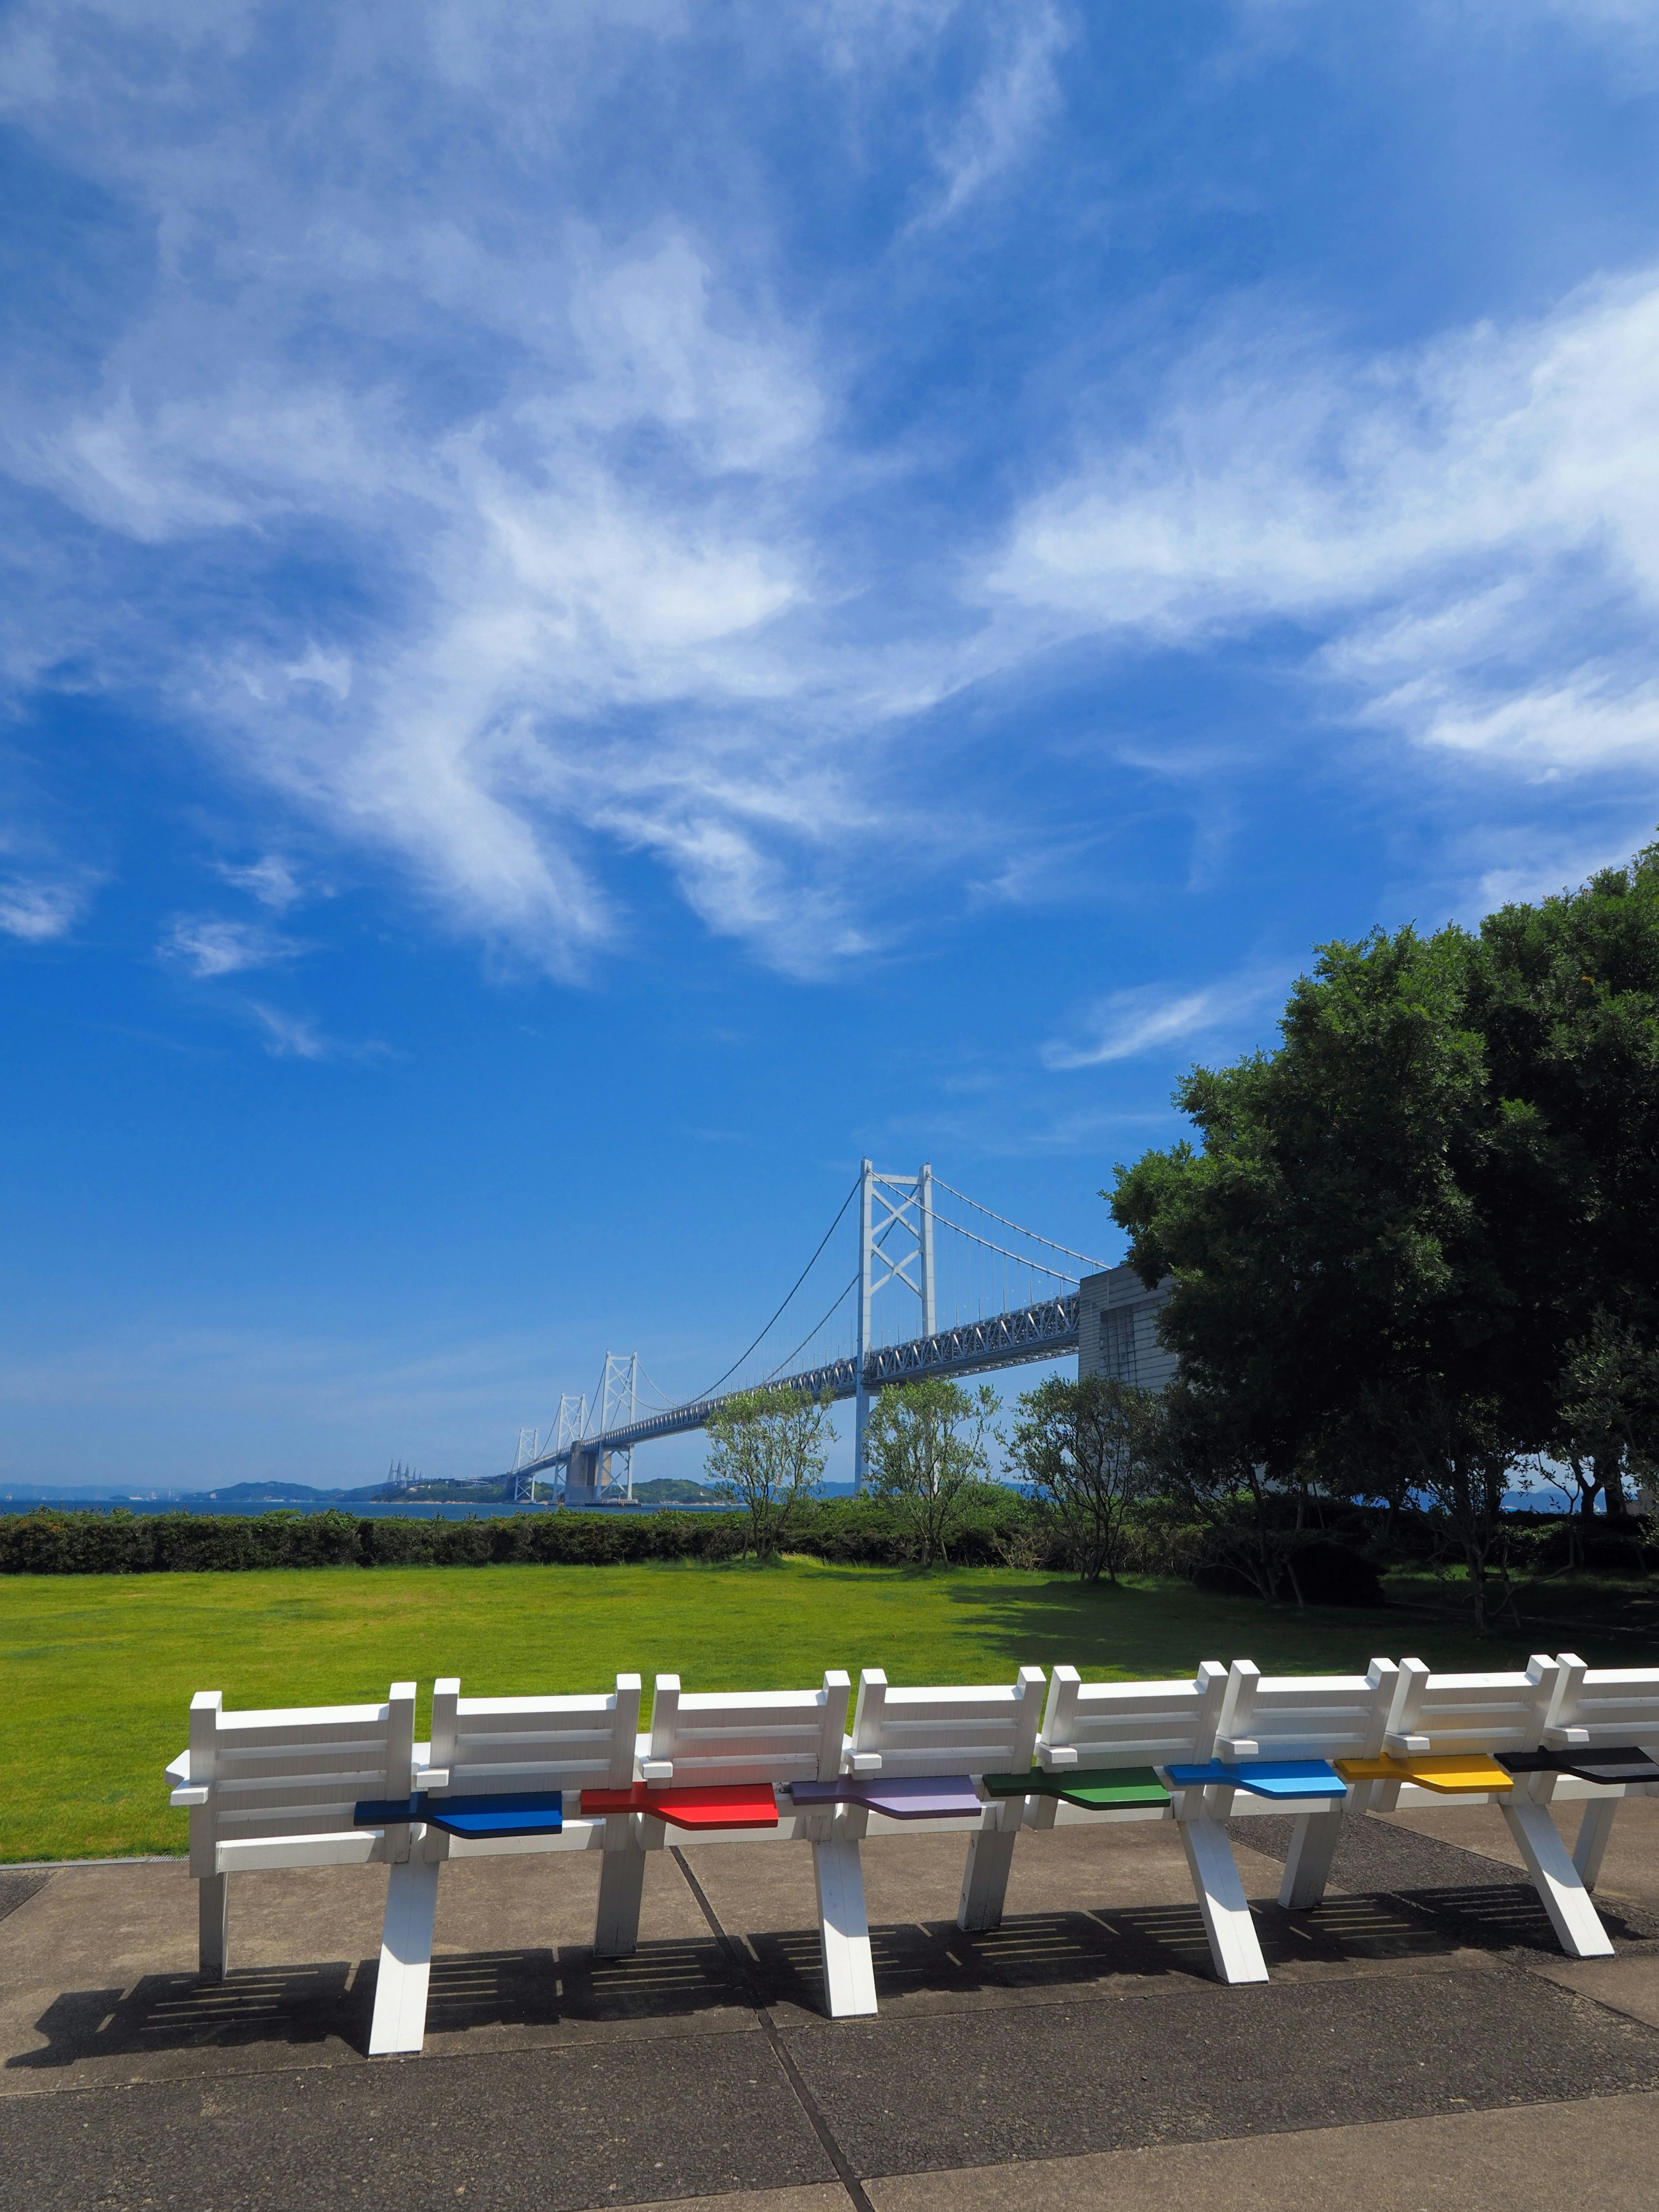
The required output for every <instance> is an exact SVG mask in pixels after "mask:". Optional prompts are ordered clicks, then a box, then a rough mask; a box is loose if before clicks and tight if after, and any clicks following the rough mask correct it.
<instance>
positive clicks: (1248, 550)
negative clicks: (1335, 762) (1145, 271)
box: [986, 270, 1659, 776]
mask: <svg viewBox="0 0 1659 2212" xmlns="http://www.w3.org/2000/svg"><path fill="white" fill-rule="evenodd" d="M1656 348H1659V270H1647V271H1644V272H1641V273H1640V274H1638V275H1635V276H1629V277H1626V278H1623V279H1620V280H1618V281H1616V282H1614V281H1597V282H1596V283H1592V284H1590V285H1588V286H1586V287H1584V288H1583V289H1580V290H1579V291H1577V292H1576V293H1575V294H1573V295H1571V297H1570V298H1569V299H1567V300H1565V301H1563V302H1562V303H1561V305H1560V307H1559V308H1558V309H1557V310H1556V311H1555V313H1553V314H1551V315H1549V316H1547V317H1544V318H1542V319H1538V320H1535V321H1532V322H1528V323H1525V324H1522V325H1517V326H1516V327H1514V328H1512V329H1510V330H1508V331H1499V330H1497V329H1494V328H1492V327H1490V326H1483V327H1481V328H1479V329H1474V330H1470V331H1463V332H1461V333H1457V334H1455V335H1454V336H1452V337H1448V338H1445V339H1443V340H1438V341H1437V342H1435V343H1431V344H1429V345H1425V346H1422V347H1419V348H1418V349H1414V350H1413V351H1410V352H1406V353H1398V354H1393V355H1374V356H1370V357H1364V356H1356V355H1354V354H1353V353H1352V352H1351V351H1347V350H1345V349H1343V348H1342V347H1340V345H1338V344H1337V343H1334V342H1333V341H1332V340H1331V339H1330V338H1328V337H1326V336H1325V335H1324V334H1322V333H1321V332H1319V331H1315V330H1311V329H1308V328H1305V327H1304V329H1302V330H1301V331H1291V334H1290V335H1289V336H1288V337H1286V336H1285V335H1284V334H1283V332H1282V331H1280V330H1277V329H1270V328H1269V327H1267V326H1266V325H1257V324H1255V323H1254V322H1253V321H1251V320H1248V319H1247V320H1244V321H1242V322H1241V321H1239V320H1237V319H1235V321H1234V322H1233V323H1231V324H1230V325H1229V326H1228V327H1227V328H1226V329H1225V331H1221V332H1220V333H1218V335H1217V336H1216V337H1213V338H1212V340H1211V341H1210V342H1209V343H1206V345H1205V346H1203V347H1202V348H1200V349H1199V350H1198V351H1197V352H1195V353H1194V355H1192V356H1190V357H1189V358H1188V360H1187V361H1186V362H1184V363H1183V364H1182V366H1181V367H1180V368H1178V369H1177V370H1176V373H1175V374H1174V375H1173V376H1172V377H1171V379H1170V383H1169V386H1168V387H1167V389H1166V391H1165V392H1164V397H1163V399H1162V403H1161V404H1160V406H1159V408H1158V414H1157V419H1156V421H1155V423H1154V426H1153V428H1152V430H1151V431H1150V433H1149V434H1148V435H1146V436H1145V437H1143V438H1141V439H1139V440H1138V441H1135V442H1134V443H1133V445H1117V446H1109V445H1106V446H1102V447H1101V448H1100V449H1099V450H1098V451H1097V453H1096V454H1095V456H1094V457H1093V458H1092V459H1091V460H1090V461H1089V462H1087V463H1086V464H1085V465H1084V466H1083V467H1082V468H1081V469H1079V470H1078V471H1075V472H1073V473H1072V474H1070V475H1068V476H1067V477H1064V478H1062V479H1061V480H1060V482H1058V483H1055V484H1054V485H1053V486H1052V487H1051V488H1050V489H1048V490H1046V491H1044V492H1042V494H1041V495H1038V496H1037V497H1036V498H1035V499H1033V500H1031V501H1030V502H1028V503H1027V505H1026V506H1025V507H1024V509H1023V510H1022V511H1021V512H1020V513H1019V514H1018V517H1017V518H1016V520H1015V521H1014V524H1013V526H1012V530H1011V532H1010V534H1009V538H1008V541H1007V543H1006V546H1005V548H1004V549H1003V550H1002V552H1001V553H1000V556H999V557H998V559H997V560H996V562H994V564H993V565H992V567H991V568H990V569H989V571H988V573H987V578H986V588H987V593H988V594H989V595H990V596H991V597H992V598H993V599H1000V601H1002V602H1003V603H1005V604H1007V605H1017V606H1018V607H1019V608H1020V609H1022V610H1023V611H1024V615H1025V617H1027V619H1029V620H1031V621H1034V622H1041V621H1046V622H1047V623H1048V624H1050V625H1051V626H1052V629H1053V630H1054V632H1055V633H1056V634H1058V633H1061V632H1064V633H1067V634H1071V635H1076V634H1079V633H1080V632H1081V633H1088V632H1093V633H1095V634H1097V635H1101V636H1103V637H1115V638H1118V639H1120V640H1122V641H1131V640H1133V639H1136V638H1139V639H1142V640H1146V641H1157V642H1158V643H1163V644H1179V645H1182V646H1185V647H1188V648H1194V649H1204V648H1206V647H1209V646H1212V645H1214V644H1216V643H1218V642H1219V641H1225V640H1226V639H1230V638H1237V637H1241V636H1248V635H1250V634H1251V633H1253V632H1258V631H1261V630H1264V629H1269V628H1272V627H1274V626H1280V627H1282V626H1283V625H1285V624H1293V625H1296V626H1297V628H1298V629H1300V631H1301V633H1302V635H1303V636H1304V639H1305V641H1306V661H1305V665H1306V668H1307V671H1308V673H1309V674H1310V677H1312V678H1316V680H1319V681H1322V682H1327V683H1331V684H1335V685H1337V686H1339V687H1340V690H1341V691H1342V692H1343V693H1344V694H1346V697H1347V699H1348V701H1349V702H1350V704H1351V706H1352V709H1353V711H1354V712H1355V713H1356V714H1358V715H1359V716H1361V717H1362V718H1364V719H1365V720H1370V721H1373V722H1375V723H1377V724H1379V725H1382V726H1387V727H1389V728H1390V729H1394V730H1398V731H1401V732H1404V733H1406V734H1407V735H1408V736H1409V737H1411V738H1413V739H1415V740H1416V741H1418V742H1419V743H1420V744H1425V745H1427V746H1431V747H1434V748H1437V749H1440V750H1444V751H1447V752H1455V753H1459V754H1462V755H1465V756H1472V757H1480V758H1483V759H1485V760H1486V761H1487V762H1490V763H1494V764H1498V765H1500V766H1503V767H1506V768H1508V769H1514V770H1518V771H1519V772H1520V773H1522V775H1528V776H1559V775H1572V774H1576V773H1579V772H1582V771H1583V770H1585V769H1595V768H1601V767H1604V766H1606V765H1607V764H1609V763H1618V762H1620V761H1626V762H1635V763H1645V764H1647V765H1648V766H1651V765H1652V764H1653V763H1654V762H1655V761H1656V759H1659V653H1656V649H1655V647H1654V642H1653V640H1654V634H1655V633H1654V623H1655V618H1656V617H1659V386H1656V385H1655V383H1654V380H1653V375H1652V367H1651V364H1652V362H1653V359H1654V358H1655V353H1656Z"/></svg>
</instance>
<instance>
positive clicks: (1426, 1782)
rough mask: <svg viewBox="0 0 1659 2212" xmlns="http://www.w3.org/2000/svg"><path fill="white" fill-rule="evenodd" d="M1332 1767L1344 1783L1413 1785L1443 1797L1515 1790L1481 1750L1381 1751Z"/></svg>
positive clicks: (1508, 1778)
mask: <svg viewBox="0 0 1659 2212" xmlns="http://www.w3.org/2000/svg"><path fill="white" fill-rule="evenodd" d="M1334 1764H1335V1766H1336V1771H1337V1772H1338V1773H1339V1774H1340V1776H1341V1777H1342V1779H1343V1780H1344V1781H1345V1782H1414V1783H1416V1784H1417V1785H1418V1787H1419V1789H1420V1790H1438V1791H1439V1792H1440V1793H1441V1795H1442V1796H1446V1797H1460V1796H1485V1795H1486V1793H1487V1792H1488V1791H1490V1790H1512V1789H1513V1788H1514V1787H1515V1783H1514V1778H1512V1777H1511V1776H1510V1775H1508V1774H1506V1773H1505V1772H1504V1769H1503V1768H1502V1767H1501V1766H1500V1765H1498V1761H1497V1760H1496V1759H1489V1758H1488V1757H1487V1756H1486V1753H1485V1752H1483V1751H1475V1752H1452V1753H1429V1754H1425V1756H1423V1757H1421V1758H1414V1759H1413V1758H1407V1759H1396V1758H1395V1756H1394V1755H1393V1753H1388V1752H1385V1753H1383V1756H1382V1757H1381V1758H1380V1759H1337V1760H1336V1761H1335V1762H1334Z"/></svg>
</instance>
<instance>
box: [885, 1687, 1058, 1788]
mask: <svg viewBox="0 0 1659 2212" xmlns="http://www.w3.org/2000/svg"><path fill="white" fill-rule="evenodd" d="M1042 1687H1043V1684H1042V1668H1040V1667H1022V1668H1020V1670H1019V1673H1018V1676H1017V1677H1016V1679H1015V1680H1014V1681H1013V1682H1012V1685H1010V1686H1006V1687H1005V1686H1002V1685H1001V1684H1000V1683H993V1684H987V1685H986V1686H982V1687H981V1686H975V1687H970V1688H965V1689H959V1690H957V1689H936V1690H895V1689H893V1688H892V1687H890V1685H889V1683H888V1680H887V1677H886V1675H885V1674H884V1673H883V1672H882V1670H881V1669H880V1668H878V1667H867V1668H865V1670H864V1672H863V1673H862V1674H860V1676H859V1702H858V1710H857V1711H856V1712H855V1713H854V1716H853V1732H852V1735H851V1736H850V1737H849V1738H848V1764H849V1765H850V1766H851V1767H852V1770H853V1771H854V1773H869V1774H880V1775H882V1776H884V1778H887V1779H889V1780H891V1779H892V1778H894V1777H895V1776H906V1775H908V1776H917V1777H919V1776H925V1775H930V1774H1025V1773H1029V1772H1030V1766H1031V1759H1032V1756H1033V1753H1035V1751H1036V1735H1037V1725H1038V1723H1039V1721H1040V1720H1041V1718H1042ZM877 1762H878V1763H877Z"/></svg>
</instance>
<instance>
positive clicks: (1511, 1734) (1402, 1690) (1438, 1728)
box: [1383, 1653, 1561, 1758]
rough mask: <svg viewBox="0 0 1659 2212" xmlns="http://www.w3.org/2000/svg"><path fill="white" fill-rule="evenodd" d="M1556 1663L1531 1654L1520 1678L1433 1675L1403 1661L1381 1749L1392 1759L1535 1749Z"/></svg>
mask: <svg viewBox="0 0 1659 2212" xmlns="http://www.w3.org/2000/svg"><path fill="white" fill-rule="evenodd" d="M1560 1673H1561V1665H1560V1662H1559V1660H1556V1659H1550V1658H1546V1657H1544V1656H1541V1654H1538V1653H1534V1656H1532V1658H1531V1659H1530V1660H1528V1662H1527V1671H1526V1673H1525V1674H1431V1672H1430V1670H1429V1668H1427V1667H1425V1665H1424V1663H1423V1662H1422V1661H1421V1660H1420V1659H1402V1660H1401V1662H1400V1679H1399V1680H1398V1681H1397V1682H1396V1683H1395V1694H1394V1705H1393V1708H1392V1710H1391V1711H1390V1712H1389V1725H1388V1728H1387V1729H1386V1731H1385V1732H1384V1735H1383V1749H1384V1750H1385V1751H1387V1752H1391V1753H1395V1755H1397V1756H1405V1755H1407V1754H1409V1753H1429V1754H1431V1755H1433V1756H1435V1757H1437V1758H1438V1757H1444V1756H1446V1755H1448V1754H1452V1753H1459V1752H1468V1753H1476V1752H1486V1753H1490V1754H1491V1755H1492V1756H1493V1757H1496V1756H1497V1754H1498V1753H1499V1752H1504V1751H1536V1750H1537V1749H1538V1748H1539V1747H1540V1746H1541V1743H1542V1741H1543V1736H1544V1728H1545V1723H1546V1721H1547V1717H1548V1714H1549V1709H1550V1704H1551V1700H1552V1699H1553V1696H1554V1694H1555V1688H1556V1685H1557V1682H1558V1681H1559V1678H1560Z"/></svg>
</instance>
